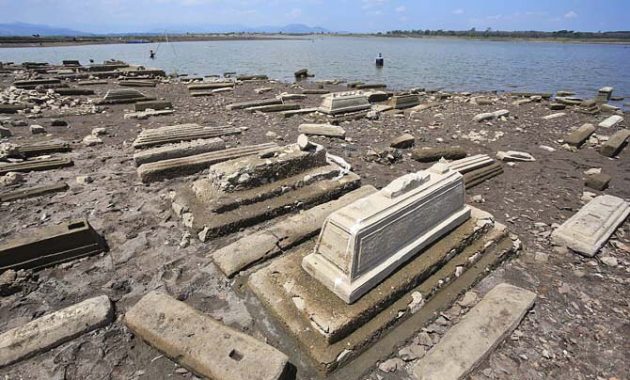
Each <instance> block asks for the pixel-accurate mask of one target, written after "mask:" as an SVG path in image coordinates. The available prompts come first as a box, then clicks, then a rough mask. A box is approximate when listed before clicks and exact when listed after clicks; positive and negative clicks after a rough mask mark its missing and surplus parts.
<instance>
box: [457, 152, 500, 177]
mask: <svg viewBox="0 0 630 380" xmlns="http://www.w3.org/2000/svg"><path fill="white" fill-rule="evenodd" d="M493 162H494V160H493V159H492V158H491V157H490V156H488V155H487V154H476V155H474V156H470V157H465V158H462V159H459V160H455V161H452V162H449V164H448V166H449V167H450V168H451V170H454V171H456V172H460V173H461V174H465V173H468V172H470V171H472V170H475V169H479V168H482V167H484V166H488V165H491V164H492V163H493Z"/></svg>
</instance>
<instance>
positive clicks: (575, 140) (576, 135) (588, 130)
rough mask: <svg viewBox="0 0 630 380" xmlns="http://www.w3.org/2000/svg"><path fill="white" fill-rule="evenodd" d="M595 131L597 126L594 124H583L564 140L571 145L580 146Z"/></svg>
mask: <svg viewBox="0 0 630 380" xmlns="http://www.w3.org/2000/svg"><path fill="white" fill-rule="evenodd" d="M593 132H595V126H594V125H593V124H589V123H586V124H583V125H582V126H581V127H580V128H578V129H576V130H575V131H573V132H571V133H570V134H569V135H568V136H567V137H566V138H565V139H564V142H566V143H567V144H569V145H573V146H580V145H582V144H584V141H586V140H587V139H588V138H589V137H590V136H591V135H592V134H593Z"/></svg>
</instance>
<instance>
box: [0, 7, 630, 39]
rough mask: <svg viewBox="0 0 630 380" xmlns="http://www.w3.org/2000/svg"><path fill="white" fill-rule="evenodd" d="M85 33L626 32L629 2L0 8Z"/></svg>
mask: <svg viewBox="0 0 630 380" xmlns="http://www.w3.org/2000/svg"><path fill="white" fill-rule="evenodd" d="M10 22H26V23H35V24H47V25H54V26H62V27H68V28H72V29H78V30H82V31H86V32H98V33H102V32H128V31H148V30H156V29H158V30H159V29H181V28H185V27H186V26H187V25H189V26H193V25H194V26H201V25H226V24H228V25H245V26H261V25H273V26H279V25H285V24H291V23H301V24H307V25H310V26H322V27H324V28H327V29H330V30H333V31H351V32H375V31H386V30H391V29H456V30H467V29H470V28H473V27H475V28H477V29H486V28H492V29H495V30H545V31H553V30H560V29H569V30H579V31H599V30H601V31H606V30H630V0H606V1H601V0H600V1H598V0H528V1H521V0H474V1H472V0H471V1H464V0H453V1H449V0H430V1H429V0H416V1H410V0H408V1H406V0H336V1H334V0H0V23H10Z"/></svg>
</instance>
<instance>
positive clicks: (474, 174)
mask: <svg viewBox="0 0 630 380" xmlns="http://www.w3.org/2000/svg"><path fill="white" fill-rule="evenodd" d="M502 173H503V167H502V166H501V164H499V163H498V162H493V163H492V164H490V165H488V166H483V167H480V168H477V169H474V170H471V171H469V172H466V173H464V184H465V185H466V189H471V188H473V187H475V186H477V185H479V184H481V183H483V182H485V181H487V180H489V179H490V178H492V177H496V176H498V175H500V174H502Z"/></svg>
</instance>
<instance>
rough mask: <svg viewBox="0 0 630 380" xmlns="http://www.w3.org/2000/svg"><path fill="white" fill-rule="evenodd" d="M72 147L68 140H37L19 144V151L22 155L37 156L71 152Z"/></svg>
mask: <svg viewBox="0 0 630 380" xmlns="http://www.w3.org/2000/svg"><path fill="white" fill-rule="evenodd" d="M71 150H72V148H71V147H70V143H68V142H67V141H61V140H53V141H44V142H37V143H33V144H23V145H20V146H18V148H17V152H18V155H19V156H20V157H27V158H29V157H37V156H42V155H46V154H50V153H61V152H69V151H71Z"/></svg>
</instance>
